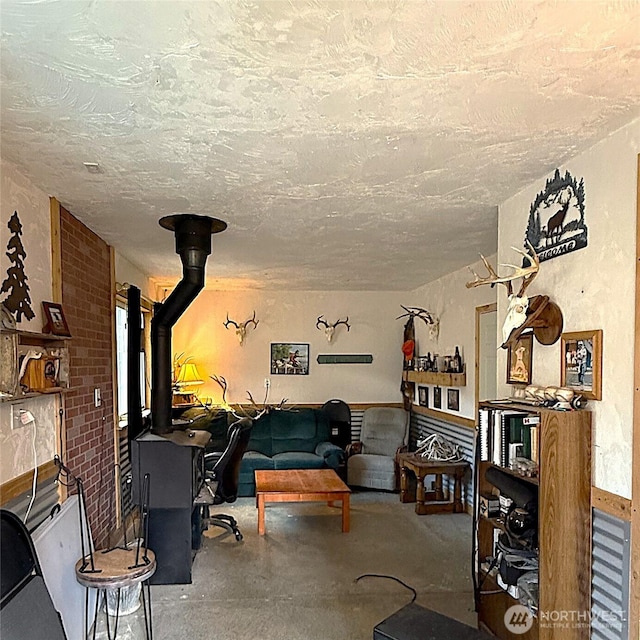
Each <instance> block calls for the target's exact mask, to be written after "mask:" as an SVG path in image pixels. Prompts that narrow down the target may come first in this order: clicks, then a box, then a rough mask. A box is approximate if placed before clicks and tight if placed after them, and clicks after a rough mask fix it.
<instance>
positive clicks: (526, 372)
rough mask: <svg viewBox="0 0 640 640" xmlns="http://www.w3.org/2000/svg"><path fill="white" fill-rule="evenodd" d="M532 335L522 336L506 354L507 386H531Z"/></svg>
mask: <svg viewBox="0 0 640 640" xmlns="http://www.w3.org/2000/svg"><path fill="white" fill-rule="evenodd" d="M532 353H533V334H532V333H525V334H522V335H521V336H520V337H519V338H518V339H517V340H516V341H515V344H513V345H510V346H509V351H508V353H507V384H531V367H532V363H533V358H532Z"/></svg>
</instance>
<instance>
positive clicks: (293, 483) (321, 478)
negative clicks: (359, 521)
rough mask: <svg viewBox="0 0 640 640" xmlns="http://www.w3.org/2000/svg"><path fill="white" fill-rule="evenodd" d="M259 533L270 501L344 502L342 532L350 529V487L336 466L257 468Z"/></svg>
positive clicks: (261, 532) (261, 531) (262, 530)
mask: <svg viewBox="0 0 640 640" xmlns="http://www.w3.org/2000/svg"><path fill="white" fill-rule="evenodd" d="M255 476H256V499H257V507H258V533H259V534H260V535H261V536H263V535H264V532H265V526H264V507H265V504H266V503H267V502H327V503H328V504H329V506H332V504H333V503H334V502H336V501H338V500H340V501H341V502H342V531H343V533H348V532H349V526H350V519H349V517H350V512H349V506H350V496H351V489H349V487H347V485H346V484H345V483H344V482H342V480H340V478H339V477H338V474H337V473H336V472H335V471H333V469H282V470H275V471H256V472H255Z"/></svg>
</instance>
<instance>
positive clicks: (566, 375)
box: [560, 329, 602, 400]
mask: <svg viewBox="0 0 640 640" xmlns="http://www.w3.org/2000/svg"><path fill="white" fill-rule="evenodd" d="M561 345H562V347H561V351H560V352H561V354H562V355H561V357H562V361H561V363H560V386H561V387H570V388H571V389H575V390H576V391H577V392H578V393H579V394H580V395H582V396H584V397H585V398H590V399H591V400H602V329H594V330H592V331H573V332H570V333H563V334H562V336H561Z"/></svg>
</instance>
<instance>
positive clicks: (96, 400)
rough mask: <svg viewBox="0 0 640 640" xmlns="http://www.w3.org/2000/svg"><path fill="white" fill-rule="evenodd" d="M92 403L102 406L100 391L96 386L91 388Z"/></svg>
mask: <svg viewBox="0 0 640 640" xmlns="http://www.w3.org/2000/svg"><path fill="white" fill-rule="evenodd" d="M93 404H94V405H95V406H96V407H101V406H102V393H101V392H100V389H98V387H96V388H95V389H94V390H93Z"/></svg>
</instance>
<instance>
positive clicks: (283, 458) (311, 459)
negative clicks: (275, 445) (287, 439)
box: [273, 451, 324, 469]
mask: <svg viewBox="0 0 640 640" xmlns="http://www.w3.org/2000/svg"><path fill="white" fill-rule="evenodd" d="M273 463H274V465H275V468H276V469H322V468H323V467H324V459H323V458H321V457H320V456H317V455H316V454H315V453H307V452H305V451H288V452H287V453H277V454H276V455H275V456H273Z"/></svg>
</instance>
